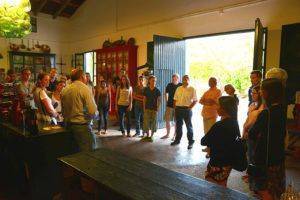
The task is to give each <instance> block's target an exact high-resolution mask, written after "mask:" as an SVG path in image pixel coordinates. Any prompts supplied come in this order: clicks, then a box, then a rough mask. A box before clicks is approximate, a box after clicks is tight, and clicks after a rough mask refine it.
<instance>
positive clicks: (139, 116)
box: [134, 105, 144, 134]
mask: <svg viewBox="0 0 300 200" xmlns="http://www.w3.org/2000/svg"><path fill="white" fill-rule="evenodd" d="M134 115H135V132H136V134H140V132H141V125H143V120H144V109H143V108H142V107H141V106H137V105H136V106H134Z"/></svg>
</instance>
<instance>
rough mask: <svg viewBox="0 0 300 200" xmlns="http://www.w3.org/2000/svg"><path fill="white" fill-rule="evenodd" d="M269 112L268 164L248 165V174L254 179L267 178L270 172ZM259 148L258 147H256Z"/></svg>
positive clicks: (268, 135) (268, 130) (268, 134)
mask: <svg viewBox="0 0 300 200" xmlns="http://www.w3.org/2000/svg"><path fill="white" fill-rule="evenodd" d="M267 112H268V128H267V157H266V164H265V165H263V166H260V165H255V164H253V163H249V164H248V168H247V174H248V175H250V176H252V177H260V178H263V177H266V176H267V172H268V164H269V142H270V110H269V109H267ZM256 148H257V146H256Z"/></svg>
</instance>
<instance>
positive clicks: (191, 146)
mask: <svg viewBox="0 0 300 200" xmlns="http://www.w3.org/2000/svg"><path fill="white" fill-rule="evenodd" d="M194 142H195V141H192V142H190V143H189V145H188V147H187V148H188V149H191V148H193V144H194Z"/></svg>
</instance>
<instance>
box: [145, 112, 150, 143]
mask: <svg viewBox="0 0 300 200" xmlns="http://www.w3.org/2000/svg"><path fill="white" fill-rule="evenodd" d="M149 120H150V116H149V111H148V110H145V112H144V123H143V129H144V133H146V134H147V135H146V136H147V137H149V127H150V124H149Z"/></svg>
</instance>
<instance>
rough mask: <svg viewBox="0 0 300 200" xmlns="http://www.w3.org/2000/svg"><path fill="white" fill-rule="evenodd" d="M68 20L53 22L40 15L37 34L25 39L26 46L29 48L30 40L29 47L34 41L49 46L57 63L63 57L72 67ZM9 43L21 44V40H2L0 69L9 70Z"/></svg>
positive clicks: (0, 44)
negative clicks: (68, 39)
mask: <svg viewBox="0 0 300 200" xmlns="http://www.w3.org/2000/svg"><path fill="white" fill-rule="evenodd" d="M68 23H69V22H68V20H67V19H63V18H59V19H57V20H53V19H52V17H51V16H49V15H44V14H39V15H38V17H37V24H38V25H37V26H38V31H37V33H31V34H29V35H28V36H26V37H25V38H24V44H25V45H26V46H27V41H28V40H29V41H30V43H29V46H30V47H31V46H32V40H34V41H35V42H36V41H37V40H38V41H39V44H47V45H49V46H50V48H51V53H55V54H56V59H57V61H59V60H60V58H61V56H63V60H64V61H68V63H67V64H68V65H70V56H69V42H68V41H67V36H68V34H69V33H68V31H67V30H68V29H67V28H68ZM9 42H12V43H15V44H20V43H21V39H11V40H8V39H4V38H0V52H1V53H2V55H3V57H4V59H1V60H0V68H5V69H8V68H9V58H8V53H7V51H9V50H10V49H9Z"/></svg>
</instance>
